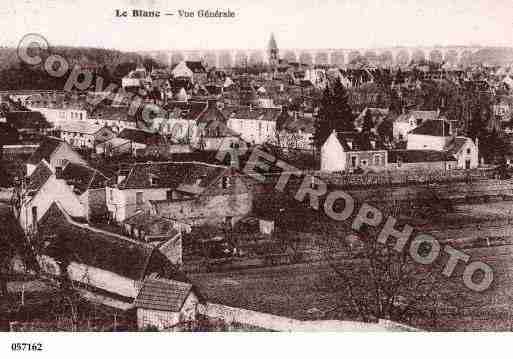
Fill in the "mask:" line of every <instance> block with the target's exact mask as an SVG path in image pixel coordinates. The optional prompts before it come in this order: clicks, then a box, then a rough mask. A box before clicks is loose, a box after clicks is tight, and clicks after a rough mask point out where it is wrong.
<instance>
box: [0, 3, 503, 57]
mask: <svg viewBox="0 0 513 359" xmlns="http://www.w3.org/2000/svg"><path fill="white" fill-rule="evenodd" d="M118 8H119V9H133V8H137V9H147V10H160V11H162V12H172V13H175V14H176V15H175V16H162V17H160V18H156V19H155V18H146V19H145V18H116V17H115V16H114V12H115V9H118ZM216 8H218V9H231V10H233V11H235V12H236V17H235V18H234V19H204V18H203V19H202V18H194V19H180V18H179V17H178V16H177V12H178V10H179V9H188V10H193V11H197V10H199V9H213V10H215V9H216ZM0 29H1V30H2V31H1V32H0V44H1V45H9V46H15V45H16V44H17V43H18V41H19V40H20V39H21V37H22V36H23V35H25V34H26V33H30V32H36V33H40V34H42V35H44V36H45V37H46V38H47V39H48V41H49V42H50V44H52V45H72V46H99V47H106V48H116V49H120V50H162V49H166V50H172V49H173V48H180V49H203V48H210V49H222V48H225V49H226V48H230V49H236V48H241V49H261V48H265V46H266V44H267V41H268V39H269V35H270V33H271V32H274V33H275V35H276V40H277V42H278V46H279V47H280V48H282V49H284V48H310V49H316V48H372V47H386V46H396V45H403V46H419V45H425V46H432V45H454V44H456V45H460V44H461V45H470V44H481V45H500V46H513V6H512V0H488V1H485V0H417V1H412V0H386V1H385V0H360V1H356V0H308V1H307V0H252V1H249V0H208V1H207V0H2V7H1V9H0Z"/></svg>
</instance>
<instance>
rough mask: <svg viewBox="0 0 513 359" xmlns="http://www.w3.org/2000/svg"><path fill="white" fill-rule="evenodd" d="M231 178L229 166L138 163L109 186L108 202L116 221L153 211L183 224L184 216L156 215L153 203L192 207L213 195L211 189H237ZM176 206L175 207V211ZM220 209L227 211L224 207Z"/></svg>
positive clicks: (110, 214)
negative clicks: (141, 212)
mask: <svg viewBox="0 0 513 359" xmlns="http://www.w3.org/2000/svg"><path fill="white" fill-rule="evenodd" d="M229 177H231V170H230V169H229V168H228V167H225V166H217V165H211V164H206V163H200V162H153V163H151V162H150V163H137V164H134V165H132V166H130V168H127V169H124V170H122V171H120V172H119V173H118V175H117V176H115V177H114V178H112V179H111V181H110V182H109V183H108V185H107V188H106V192H107V201H106V202H107V209H108V211H109V217H110V218H111V219H112V220H114V221H115V222H122V221H124V220H125V219H127V218H129V217H131V216H133V215H134V214H136V212H137V211H140V210H146V211H147V210H152V213H154V214H157V215H159V216H161V217H165V218H169V219H173V220H178V221H180V220H181V219H182V218H183V217H184V216H183V215H180V216H178V215H176V216H175V217H176V218H175V217H173V216H171V215H169V216H168V215H164V213H166V212H165V211H163V212H162V213H160V212H158V211H157V212H155V211H154V210H153V208H154V205H153V203H163V204H162V206H165V203H167V202H168V201H170V202H173V203H174V202H176V203H178V202H183V204H184V206H185V207H187V206H192V202H193V201H194V200H198V198H200V197H201V196H203V195H205V194H208V193H210V188H211V187H216V186H217V187H220V188H221V189H222V190H228V189H231V190H233V188H235V187H234V186H231V182H230V181H232V180H230V179H229ZM186 202H187V203H188V204H186ZM194 203H196V202H194ZM219 205H221V204H220V203H219ZM234 205H235V203H234ZM176 206H177V204H173V205H172V208H173V209H175V208H177V207H176ZM194 208H196V207H194ZM177 210H178V211H179V209H177ZM184 210H185V209H184ZM218 210H219V211H221V213H222V212H223V210H222V208H219V209H218ZM189 212H190V210H189V211H188V212H187V213H189ZM169 213H171V210H170V211H169ZM173 213H174V211H173ZM194 213H196V212H195V211H194ZM227 216H229V215H227Z"/></svg>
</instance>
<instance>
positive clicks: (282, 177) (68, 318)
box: [0, 12, 513, 332]
mask: <svg viewBox="0 0 513 359" xmlns="http://www.w3.org/2000/svg"><path fill="white" fill-rule="evenodd" d="M118 14H121V12H118ZM159 14H160V13H159ZM159 16H160V15H159ZM169 16H171V15H169ZM265 36H266V37H268V41H267V42H266V43H263V44H262V47H261V49H255V50H238V49H234V50H201V49H199V50H179V49H171V50H169V51H162V50H159V51H141V52H123V51H118V50H108V49H103V48H90V47H87V48H86V47H71V46H49V43H48V41H50V40H51V39H46V38H44V37H43V36H42V35H38V34H35V33H31V34H27V35H26V36H25V37H24V38H22V39H20V44H19V46H18V47H17V48H10V47H4V48H0V79H1V81H0V89H1V93H0V95H1V101H0V102H1V103H0V326H1V327H0V328H1V330H2V331H13V332H17V331H161V332H176V331H326V330H327V331H353V330H358V331H361V330H368V331H467V330H469V331H479V330H496V331H509V330H511V328H512V327H513V319H512V318H513V307H512V305H511V301H512V296H513V287H512V283H511V280H509V279H510V278H511V276H512V274H513V272H512V271H513V269H512V266H511V248H512V247H511V246H512V245H513V235H512V229H513V223H512V220H513V213H512V209H513V202H512V201H513V179H512V178H511V175H512V169H511V166H512V164H513V162H512V161H513V122H512V121H513V49H512V48H507V47H489V46H478V45H475V46H432V47H401V46H397V47H389V48H375V49H337V48H333V49H311V50H306V49H282V48H280V41H279V40H280V33H279V32H276V33H274V34H271V33H267V34H266V35H265Z"/></svg>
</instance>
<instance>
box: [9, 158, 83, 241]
mask: <svg viewBox="0 0 513 359" xmlns="http://www.w3.org/2000/svg"><path fill="white" fill-rule="evenodd" d="M54 201H59V202H60V203H61V205H62V207H63V208H65V210H66V211H67V212H68V213H69V214H70V215H71V216H73V217H86V216H87V213H86V208H85V207H84V206H83V204H82V203H81V202H80V200H79V198H78V197H77V196H76V195H75V194H74V193H73V188H72V187H71V186H68V185H67V184H66V181H65V180H63V179H58V178H57V177H56V175H55V172H54V170H53V169H52V168H51V166H50V165H49V164H48V163H47V162H46V160H44V159H43V160H42V161H41V162H40V163H39V165H38V166H37V167H36V168H35V170H34V171H33V172H32V174H31V175H30V177H29V179H28V183H27V184H26V186H25V188H23V189H22V194H21V199H20V204H19V209H18V210H19V214H18V220H19V222H20V225H21V227H22V228H23V230H24V231H25V233H33V232H37V223H38V221H39V220H40V219H41V218H42V217H43V216H44V214H45V213H46V211H48V208H50V206H51V204H52V203H53V202H54Z"/></svg>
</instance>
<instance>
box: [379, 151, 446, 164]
mask: <svg viewBox="0 0 513 359" xmlns="http://www.w3.org/2000/svg"><path fill="white" fill-rule="evenodd" d="M399 160H400V161H401V162H403V163H419V162H443V161H446V162H450V161H456V159H455V158H454V157H453V156H452V155H451V154H449V153H447V152H445V151H434V150H392V151H388V162H390V163H396V162H398V161H399Z"/></svg>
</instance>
